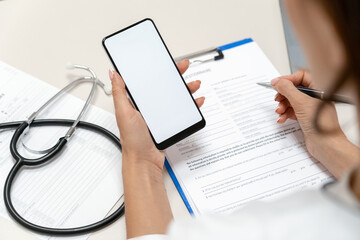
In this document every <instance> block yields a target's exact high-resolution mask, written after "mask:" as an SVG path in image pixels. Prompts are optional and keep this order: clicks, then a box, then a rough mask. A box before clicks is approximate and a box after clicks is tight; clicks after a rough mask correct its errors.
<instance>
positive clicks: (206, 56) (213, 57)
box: [175, 38, 253, 65]
mask: <svg viewBox="0 0 360 240" xmlns="http://www.w3.org/2000/svg"><path fill="white" fill-rule="evenodd" d="M250 42H253V40H252V39H251V38H245V39H243V40H240V41H237V42H232V43H229V44H225V45H223V46H220V47H217V48H213V47H212V48H208V49H205V50H201V51H198V52H195V53H191V54H188V55H185V56H181V57H178V58H175V62H180V61H182V60H186V59H189V60H190V65H191V64H196V63H206V62H210V61H218V60H221V59H224V58H225V55H224V51H225V50H228V49H231V48H234V47H237V46H240V45H244V44H246V43H250ZM202 56H203V57H202ZM201 57H202V58H201Z"/></svg>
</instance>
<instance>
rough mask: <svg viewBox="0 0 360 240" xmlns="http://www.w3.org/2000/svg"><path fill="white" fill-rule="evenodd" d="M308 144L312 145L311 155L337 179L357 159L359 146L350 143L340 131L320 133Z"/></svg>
mask: <svg viewBox="0 0 360 240" xmlns="http://www.w3.org/2000/svg"><path fill="white" fill-rule="evenodd" d="M310 145H312V147H311V148H312V150H311V151H310V153H311V155H312V156H313V157H314V158H316V159H317V160H319V161H320V162H321V163H322V164H323V165H324V166H325V167H326V168H327V169H328V170H329V172H330V173H331V174H332V175H333V176H334V177H335V178H337V179H338V178H340V177H341V176H343V174H344V173H346V172H347V171H349V170H350V169H351V168H352V167H353V166H354V165H355V164H356V163H357V161H358V159H357V158H358V155H359V148H358V147H356V146H355V145H354V144H353V143H351V142H350V141H349V140H348V139H347V137H346V136H345V134H343V133H342V132H341V133H338V134H336V133H335V134H332V133H329V134H327V135H321V136H320V138H318V139H316V138H314V139H313V141H312V143H310Z"/></svg>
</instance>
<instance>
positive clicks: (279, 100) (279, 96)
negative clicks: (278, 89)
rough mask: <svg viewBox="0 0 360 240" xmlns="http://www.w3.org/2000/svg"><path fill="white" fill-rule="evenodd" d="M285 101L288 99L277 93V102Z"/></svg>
mask: <svg viewBox="0 0 360 240" xmlns="http://www.w3.org/2000/svg"><path fill="white" fill-rule="evenodd" d="M284 99H286V98H285V97H284V96H283V95H281V94H280V93H277V94H276V95H275V99H274V100H275V101H276V102H281V101H282V100H284Z"/></svg>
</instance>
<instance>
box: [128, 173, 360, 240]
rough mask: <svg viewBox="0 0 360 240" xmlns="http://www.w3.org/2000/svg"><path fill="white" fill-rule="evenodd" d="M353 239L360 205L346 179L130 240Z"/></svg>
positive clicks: (358, 231) (359, 229)
mask: <svg viewBox="0 0 360 240" xmlns="http://www.w3.org/2000/svg"><path fill="white" fill-rule="evenodd" d="M154 239H157V240H184V239H194V240H195V239H196V240H202V239H204V240H205V239H206V240H212V239H246V240H249V239H251V240H259V239H262V240H264V239H271V240H282V239H284V240H285V239H286V240H289V239H292V240H293V239H299V240H305V239H316V240H319V239H326V240H329V239H336V240H343V239H354V240H355V239H356V240H360V203H359V201H357V199H356V198H355V196H354V195H353V194H352V192H350V189H349V177H348V176H347V177H345V178H343V179H342V180H340V181H338V182H335V183H331V184H328V185H326V186H325V187H324V188H323V189H322V190H317V191H315V190H313V191H303V192H299V193H296V194H293V195H290V196H288V197H285V198H283V199H281V200H278V201H274V202H270V203H269V202H267V203H265V202H254V203H252V204H250V205H248V206H247V207H244V208H242V209H240V210H239V211H237V212H235V213H233V214H231V215H220V216H210V215H209V216H202V217H198V218H193V219H190V220H189V219H187V220H177V221H173V222H172V223H171V225H170V227H169V230H168V234H167V235H146V236H141V237H137V238H133V239H132V240H154Z"/></svg>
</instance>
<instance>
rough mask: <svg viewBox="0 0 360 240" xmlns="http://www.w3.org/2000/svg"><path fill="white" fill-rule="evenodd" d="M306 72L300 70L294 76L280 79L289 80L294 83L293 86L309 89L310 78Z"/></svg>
mask: <svg viewBox="0 0 360 240" xmlns="http://www.w3.org/2000/svg"><path fill="white" fill-rule="evenodd" d="M308 74H309V73H308V72H307V71H306V70H304V69H300V70H299V71H297V72H296V73H294V74H291V75H285V76H282V77H280V78H284V79H287V80H290V81H291V82H293V83H294V85H295V86H298V85H301V86H304V87H309V86H310V85H311V82H310V77H309V76H308Z"/></svg>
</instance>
